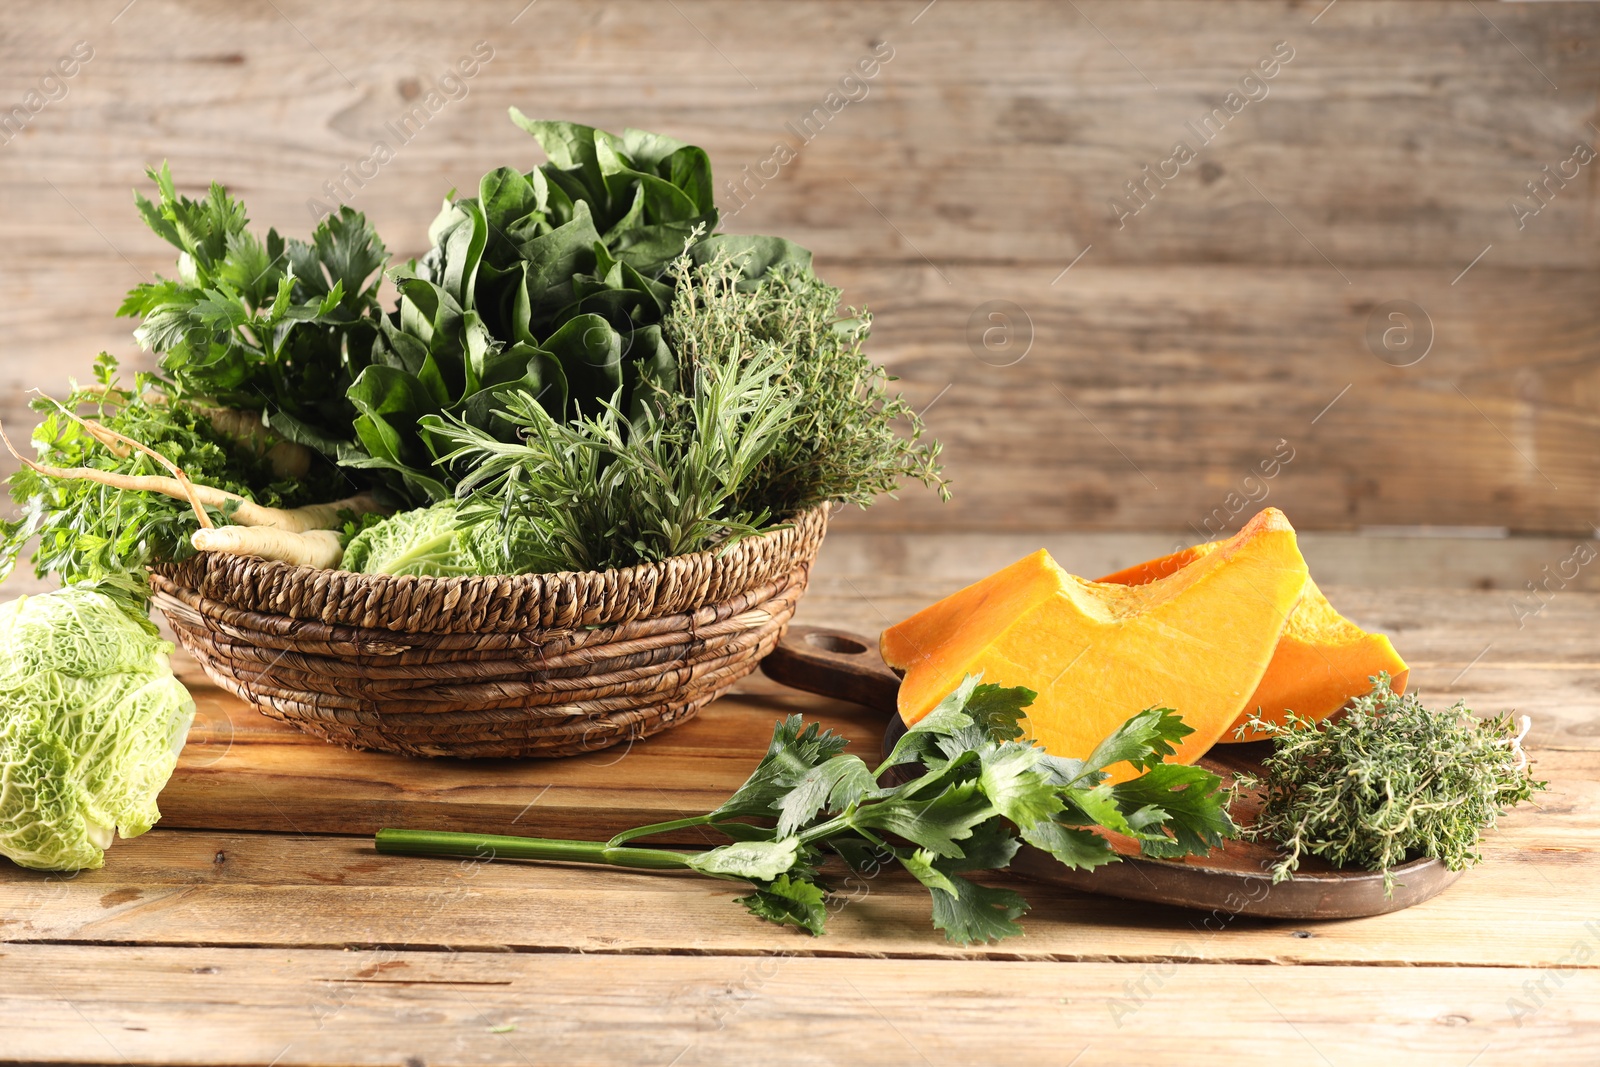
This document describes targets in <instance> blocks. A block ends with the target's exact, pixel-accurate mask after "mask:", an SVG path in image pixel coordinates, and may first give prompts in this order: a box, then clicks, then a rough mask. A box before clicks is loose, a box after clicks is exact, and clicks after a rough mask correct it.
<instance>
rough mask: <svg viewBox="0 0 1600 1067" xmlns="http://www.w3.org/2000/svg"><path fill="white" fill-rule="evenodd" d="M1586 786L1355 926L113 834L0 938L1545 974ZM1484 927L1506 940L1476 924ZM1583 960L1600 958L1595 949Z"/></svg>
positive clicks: (19, 904)
mask: <svg viewBox="0 0 1600 1067" xmlns="http://www.w3.org/2000/svg"><path fill="white" fill-rule="evenodd" d="M1595 792H1596V791H1595V790H1593V789H1591V790H1590V791H1589V795H1588V796H1587V797H1586V798H1584V799H1583V801H1582V804H1581V805H1575V804H1573V803H1572V798H1571V797H1570V796H1568V795H1566V794H1565V793H1564V792H1562V791H1561V788H1560V787H1559V786H1558V791H1557V793H1556V794H1555V795H1554V796H1553V797H1552V798H1550V799H1549V800H1547V801H1546V803H1545V804H1544V807H1545V809H1546V810H1545V811H1544V812H1536V811H1531V810H1524V811H1522V812H1519V813H1517V814H1515V815H1513V816H1511V817H1509V818H1508V819H1507V820H1506V821H1505V824H1504V826H1503V828H1502V829H1501V830H1500V831H1498V832H1496V833H1494V834H1493V835H1491V836H1490V837H1489V838H1488V840H1487V841H1486V842H1485V849H1484V851H1485V855H1486V861H1485V863H1484V864H1483V865H1482V866H1480V867H1478V868H1476V869H1474V870H1473V871H1471V872H1470V873H1469V874H1468V875H1467V876H1466V877H1465V878H1463V879H1462V880H1461V881H1460V882H1458V883H1457V884H1456V885H1455V886H1453V887H1452V888H1451V889H1449V890H1448V891H1446V892H1445V893H1444V894H1443V895H1441V896H1440V897H1437V898H1435V899H1434V900H1432V901H1429V902H1427V903H1425V904H1422V905H1420V906H1418V907H1416V908H1412V909H1410V910H1408V911H1405V912H1399V913H1396V914H1393V915H1387V916H1379V917H1375V918H1372V919H1368V920H1352V921H1342V922H1323V923H1294V922H1272V921H1264V920H1254V919H1248V918H1241V917H1238V916H1234V915H1230V914H1228V913H1226V912H1216V913H1203V912H1194V911H1186V910H1183V909H1178V908H1166V907H1157V906H1152V905H1145V904H1130V903H1127V902H1123V901H1118V900H1115V899H1112V898H1108V897H1097V896H1092V895H1088V894H1080V893H1075V892H1072V891H1068V890H1059V889H1056V888H1054V887H1047V886H1042V885H1037V884H1032V883H1028V882H1026V881H1024V880H1022V879H1020V878H1014V877H1011V876H1004V875H1002V876H997V877H996V878H994V879H991V880H992V881H995V882H996V883H997V884H1005V885H1008V886H1010V887H1012V888H1015V889H1017V890H1018V891H1020V892H1021V893H1022V894H1023V895H1024V896H1025V897H1026V898H1027V899H1028V900H1029V901H1030V902H1031V903H1032V904H1033V905H1034V907H1033V910H1032V911H1031V912H1030V913H1029V914H1028V916H1027V917H1026V918H1025V919H1024V926H1025V928H1026V931H1027V935H1026V936H1025V937H1023V938H1019V939H1013V940H1010V941H1006V942H1003V943H1001V944H998V945H994V946H972V947H960V946H953V945H950V944H948V943H947V942H946V941H945V940H944V938H943V936H942V935H940V934H939V933H937V932H936V931H934V930H933V929H932V927H931V926H930V923H929V901H928V895H927V892H926V891H925V890H923V889H922V888H921V886H920V885H918V884H917V883H915V882H914V881H912V880H911V879H909V878H908V877H901V876H899V875H898V874H896V875H887V874H886V875H883V876H881V877H879V878H875V879H865V880H860V881H857V882H847V883H844V884H841V885H840V886H839V895H838V896H837V898H836V899H835V901H834V902H833V905H832V914H831V916H830V919H829V932H828V934H827V935H826V936H825V937H822V938H811V937H808V936H806V935H804V934H801V933H799V932H797V931H794V930H792V929H785V928H780V927H775V926H772V925H770V924H767V923H762V922H759V921H757V920H756V919H754V918H753V917H751V916H748V915H747V914H746V913H745V912H744V910H743V909H742V908H740V907H739V906H738V905H737V904H735V903H734V902H733V898H734V897H736V896H738V895H740V892H741V891H740V890H739V889H738V888H737V887H735V886H729V885H726V884H724V883H719V882H715V881H710V880H707V879H703V878H698V877H694V876H680V875H674V874H665V875H664V874H659V873H644V872H635V871H614V870H597V869H592V868H582V867H568V866H561V865H556V864H513V863H488V864H484V863H476V862H472V861H457V860H447V859H436V860H422V859H415V858H411V857H401V856H382V855H378V854H377V853H376V852H374V851H373V849H372V845H371V842H370V840H368V839H366V838H350V837H321V836H316V837H298V836H295V835H286V834H241V833H218V832H211V831H195V832H188V831H171V830H156V831H154V832H152V833H150V834H148V835H146V836H145V837H143V838H139V839H136V840H133V841H127V842H119V843H118V844H117V845H116V846H115V848H114V850H113V852H112V854H111V856H110V861H109V862H108V864H107V866H106V867H105V868H104V869H103V870H99V871H86V872H83V873H81V874H79V875H77V876H76V877H63V876H58V875H57V876H51V875H43V874H37V873H24V872H15V871H7V872H4V873H3V874H0V916H4V918H0V940H5V941H12V942H53V943H79V944H83V943H95V944H101V943H118V944H129V945H160V944H168V945H171V944H215V945H234V946H260V945H276V946H285V947H321V948H340V947H356V948H366V947H374V946H380V947H381V946H411V947H440V946H449V947H452V948H454V949H458V950H465V949H472V950H492V951H506V950H511V951H538V952H551V951H554V952H563V951H565V952H608V953H633V952H692V953H715V954H759V953H785V954H795V955H819V956H840V955H849V956H863V957H896V958H952V959H1022V960H1114V961H1119V962H1134V961H1142V962H1148V961H1156V960H1168V959H1177V960H1189V961H1203V962H1239V963H1275V964H1294V963H1317V964H1339V963H1358V964H1384V965H1389V964H1396V965H1435V966H1437V965H1451V964H1455V965H1483V966H1502V967H1522V968H1540V967H1547V966H1551V965H1553V964H1555V963H1557V962H1558V961H1560V960H1562V959H1563V957H1567V956H1569V955H1570V954H1571V949H1572V946H1573V944H1574V943H1575V942H1577V941H1579V940H1581V939H1583V938H1585V937H1587V936H1588V930H1587V928H1586V927H1585V925H1584V924H1585V923H1586V922H1590V921H1592V920H1595V919H1600V912H1595V911H1594V909H1593V907H1592V899H1593V887H1594V885H1595V884H1596V883H1597V882H1600V820H1597V818H1596V813H1595V806H1594V803H1593V801H1594V799H1595V798H1594V793H1595ZM1574 807H1577V808H1578V809H1579V810H1576V811H1574V810H1571V809H1572V808H1574ZM1552 808H1553V809H1555V812H1554V813H1552V810H1551V809H1552ZM1491 928H1497V929H1514V930H1515V931H1516V936H1514V937H1483V936H1481V935H1482V932H1483V931H1484V930H1485V929H1491ZM1595 933H1596V934H1597V935H1600V926H1597V927H1596V929H1595ZM1596 948H1597V949H1600V940H1597V941H1596ZM1577 963H1578V965H1579V966H1581V967H1584V968H1590V967H1600V952H1596V954H1595V957H1594V958H1593V959H1587V960H1582V961H1577Z"/></svg>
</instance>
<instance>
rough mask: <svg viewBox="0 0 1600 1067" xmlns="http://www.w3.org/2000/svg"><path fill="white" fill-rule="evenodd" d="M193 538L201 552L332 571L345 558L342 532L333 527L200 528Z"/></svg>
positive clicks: (191, 539)
mask: <svg viewBox="0 0 1600 1067" xmlns="http://www.w3.org/2000/svg"><path fill="white" fill-rule="evenodd" d="M189 540H190V543H191V544H193V545H194V547H195V548H196V549H197V550H198V551H201V552H227V553H230V554H232V555H236V556H260V557H262V558H263V559H275V560H280V561H282V562H284V563H293V564H297V565H299V566H302V567H315V568H317V569H318V570H332V569H333V568H335V567H337V566H338V565H339V564H340V563H341V562H343V560H344V548H343V547H342V546H341V545H340V544H339V535H338V534H337V533H335V532H334V531H332V530H308V531H306V532H304V533H294V532H291V531H289V530H280V529H274V528H272V527H270V526H218V527H216V528H215V529H211V530H196V531H195V532H194V533H193V534H191V535H190V538H189Z"/></svg>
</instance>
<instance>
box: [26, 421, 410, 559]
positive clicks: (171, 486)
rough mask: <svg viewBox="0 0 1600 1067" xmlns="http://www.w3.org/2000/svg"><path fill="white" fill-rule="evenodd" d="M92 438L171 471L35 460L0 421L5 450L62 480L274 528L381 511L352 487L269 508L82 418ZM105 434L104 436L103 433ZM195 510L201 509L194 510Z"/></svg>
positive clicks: (327, 524) (321, 526)
mask: <svg viewBox="0 0 1600 1067" xmlns="http://www.w3.org/2000/svg"><path fill="white" fill-rule="evenodd" d="M81 421H83V423H84V426H85V427H86V428H88V430H89V432H90V433H91V434H92V435H94V437H95V439H96V440H98V441H101V442H102V443H106V442H107V439H108V438H109V439H113V440H116V441H118V442H119V443H125V444H126V445H127V446H131V447H134V448H137V449H139V450H140V451H141V452H144V453H146V454H148V455H150V456H151V457H152V458H154V459H155V460H156V461H157V462H159V463H160V464H161V465H162V466H164V467H166V468H167V469H168V470H171V471H173V472H174V474H175V475H176V476H175V477H171V478H168V477H164V476H162V475H156V474H117V473H115V472H114V471H103V470H96V469H95V468H93V467H51V466H48V465H46V464H43V463H37V462H35V461H33V460H31V459H29V458H27V457H26V456H24V455H22V454H21V453H20V452H18V451H17V449H16V446H15V445H13V444H12V443H11V438H10V437H8V436H6V432H5V426H4V425H3V424H0V442H3V443H4V444H5V447H6V450H7V451H8V452H10V453H11V455H12V456H13V457H15V458H16V460H17V461H18V462H19V463H21V464H22V465H23V466H25V467H27V468H28V469H29V470H32V471H37V472H38V473H40V474H42V475H44V476H45V477H47V478H58V479H63V480H67V481H90V482H98V483H99V484H101V485H108V486H110V487H111V488H113V489H128V490H133V491H135V492H144V493H160V494H162V495H163V496H170V497H171V498H172V499H174V500H182V501H185V502H186V503H189V504H200V505H204V506H205V507H208V508H216V509H217V510H218V511H226V510H227V508H228V507H230V506H235V505H236V507H235V510H234V512H233V515H232V520H233V521H234V522H236V523H238V524H239V525H241V526H266V527H270V528H272V529H275V530H285V531H287V532H289V533H306V532H307V531H310V530H326V529H330V528H332V527H334V526H337V525H339V513H340V512H342V511H349V512H350V513H352V514H354V515H365V514H367V513H369V512H377V511H382V510H383V509H382V508H380V507H379V506H378V502H377V501H376V500H374V499H373V497H372V494H370V493H357V494H356V495H355V496H351V497H346V498H345V499H343V500H335V501H333V502H332V503H328V504H307V505H305V506H304V507H299V508H268V507H262V506H261V505H260V504H256V503H254V502H252V501H249V500H246V499H245V498H244V497H242V496H239V495H238V494H236V493H230V492H227V491H226V490H222V489H217V488H214V487H213V486H209V485H200V484H198V483H195V482H191V481H189V480H188V478H187V477H186V476H184V475H183V473H182V472H181V471H180V470H178V468H177V467H176V466H175V465H174V464H173V463H172V461H171V460H169V459H167V458H166V457H165V456H163V455H161V454H160V453H159V452H156V451H154V450H153V449H150V448H147V447H145V446H144V445H141V444H139V443H138V442H137V441H134V440H132V439H131V438H127V437H123V436H122V435H121V434H119V433H116V432H114V431H112V430H108V429H106V428H105V427H104V426H101V425H100V424H99V423H93V422H91V421H89V420H81ZM102 435H104V436H102ZM197 514H202V515H203V513H201V512H197ZM210 521H211V520H210V519H209V518H204V517H202V519H201V526H202V527H204V526H206V525H208V524H209V523H210Z"/></svg>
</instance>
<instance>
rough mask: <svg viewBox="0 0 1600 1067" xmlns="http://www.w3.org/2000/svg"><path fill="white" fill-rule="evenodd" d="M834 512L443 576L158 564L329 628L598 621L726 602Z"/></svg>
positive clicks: (210, 556)
mask: <svg viewBox="0 0 1600 1067" xmlns="http://www.w3.org/2000/svg"><path fill="white" fill-rule="evenodd" d="M831 509H832V505H831V504H827V503H824V504H819V505H817V506H815V507H812V508H808V509H805V510H803V511H799V512H796V513H794V514H793V515H789V516H786V517H785V518H784V519H782V520H780V522H779V523H777V524H774V525H775V526H776V527H777V528H769V529H767V530H765V531H763V532H762V533H760V534H756V535H753V536H750V537H745V538H741V539H740V540H738V541H736V542H734V543H733V544H732V545H731V546H725V547H721V548H711V549H705V550H702V551H700V552H692V553H685V554H683V555H679V556H671V557H668V558H667V559H664V560H658V561H655V562H650V563H638V564H634V565H633V566H630V567H619V568H612V569H610V570H603V571H553V572H549V573H543V574H520V575H469V576H460V577H450V578H437V577H431V576H420V575H404V576H398V575H388V574H357V573H354V572H351V571H340V570H319V569H317V568H313V567H307V566H303V565H298V564H292V563H284V562H281V561H277V560H267V559H262V558H260V557H254V556H235V555H228V554H224V553H215V552H202V553H199V554H197V555H195V556H192V557H190V558H189V559H187V560H184V561H183V562H182V563H175V564H174V563H168V564H161V565H158V566H156V567H153V568H152V571H153V572H154V573H155V574H156V575H158V576H159V578H160V579H163V580H164V583H166V584H170V585H171V586H173V587H174V588H182V589H187V590H190V591H192V592H193V593H195V594H197V595H198V596H199V597H201V598H203V599H206V600H214V601H216V602H219V603H222V604H226V605H229V606H232V607H237V608H244V609H248V610H253V611H258V612H263V613H267V614H275V615H282V616H287V617H288V618H291V619H307V620H317V621H321V622H324V623H329V624H334V625H344V626H357V627H364V628H369V629H384V630H391V631H396V632H401V633H462V632H505V631H512V630H522V629H530V628H533V629H543V630H549V629H565V628H573V627H586V626H601V625H610V624H613V623H618V622H625V621H628V620H631V619H637V618H650V617H655V616H658V615H669V614H676V613H678V612H681V611H682V610H684V609H685V608H687V607H690V606H691V605H699V604H703V603H706V602H716V601H720V600H726V599H728V598H730V597H732V596H737V595H739V594H741V593H743V592H745V591H747V590H748V589H751V588H754V587H755V586H757V585H760V584H761V583H762V582H763V581H769V580H771V579H772V578H773V577H775V576H776V575H777V574H778V573H780V572H787V571H788V570H789V569H790V568H791V567H792V566H793V565H794V562H795V561H796V560H797V559H799V558H810V557H811V556H813V555H814V554H815V552H816V547H817V545H818V543H819V542H820V541H821V539H822V535H823V533H824V532H825V531H826V528H827V520H828V516H829V514H830V512H831ZM159 584H163V583H162V582H158V585H159Z"/></svg>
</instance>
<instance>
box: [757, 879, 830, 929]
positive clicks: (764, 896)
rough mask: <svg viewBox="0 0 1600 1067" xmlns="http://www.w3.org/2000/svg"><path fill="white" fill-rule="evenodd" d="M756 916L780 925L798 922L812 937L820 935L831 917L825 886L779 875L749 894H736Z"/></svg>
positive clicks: (795, 924) (797, 924)
mask: <svg viewBox="0 0 1600 1067" xmlns="http://www.w3.org/2000/svg"><path fill="white" fill-rule="evenodd" d="M735 899H736V902H737V903H740V904H743V905H744V906H745V907H746V908H748V909H750V913H751V914H752V915H754V916H756V917H757V918H761V919H766V920H767V921H768V922H774V923H779V924H780V925H789V926H798V927H800V928H801V929H802V930H805V931H807V932H808V933H810V934H811V935H812V936H813V937H821V936H822V933H823V926H824V925H825V924H826V923H827V921H828V909H827V906H826V905H825V904H824V902H823V901H824V896H823V892H822V890H821V889H820V888H819V887H818V886H817V885H816V884H814V883H812V882H808V881H805V880H803V879H793V880H791V879H790V877H789V876H788V875H786V874H785V875H781V876H779V878H778V880H777V881H775V882H773V883H772V884H770V885H767V886H764V887H761V888H758V889H757V890H756V891H755V892H754V893H753V894H751V895H750V896H748V897H737V898H735Z"/></svg>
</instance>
